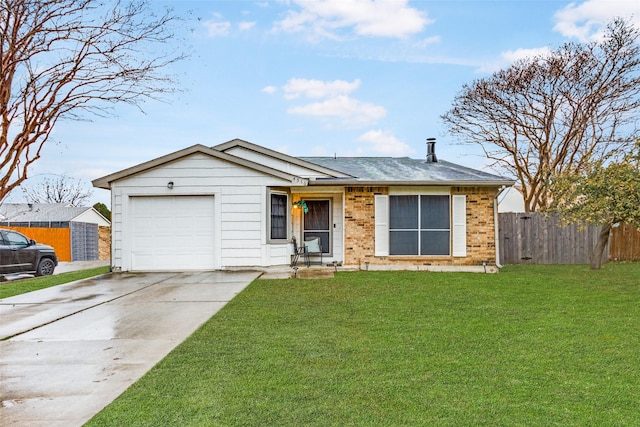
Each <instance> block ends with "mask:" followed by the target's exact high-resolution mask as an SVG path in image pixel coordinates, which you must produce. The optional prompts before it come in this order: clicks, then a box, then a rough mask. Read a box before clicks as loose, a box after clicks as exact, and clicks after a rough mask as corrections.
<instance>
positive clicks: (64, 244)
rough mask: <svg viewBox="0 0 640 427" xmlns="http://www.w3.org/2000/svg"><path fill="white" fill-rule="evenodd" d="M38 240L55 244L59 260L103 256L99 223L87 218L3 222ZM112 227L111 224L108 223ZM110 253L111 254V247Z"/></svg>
mask: <svg viewBox="0 0 640 427" xmlns="http://www.w3.org/2000/svg"><path fill="white" fill-rule="evenodd" d="M0 227H4V228H9V229H12V230H15V231H18V232H20V233H22V234H24V235H26V236H27V237H28V238H30V239H33V240H35V241H36V242H38V243H44V244H46V245H50V246H53V248H54V249H55V251H56V255H57V256H58V260H59V261H63V262H65V261H66V262H68V261H93V260H97V259H102V258H100V255H101V253H100V250H99V249H100V248H99V245H100V243H101V240H100V239H99V230H98V228H99V227H98V224H93V223H85V222H67V221H61V222H57V221H52V222H0ZM106 228H107V229H108V227H106ZM109 250H110V245H109V249H108V250H107V257H106V258H104V259H109V258H108V251H109Z"/></svg>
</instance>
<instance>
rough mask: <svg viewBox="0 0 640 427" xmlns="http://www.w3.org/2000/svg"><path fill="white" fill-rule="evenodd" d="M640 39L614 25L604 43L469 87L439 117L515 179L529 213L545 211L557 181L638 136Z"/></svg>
mask: <svg viewBox="0 0 640 427" xmlns="http://www.w3.org/2000/svg"><path fill="white" fill-rule="evenodd" d="M638 36H639V33H638V30H637V29H636V28H634V27H633V26H632V25H631V24H630V23H629V22H627V21H625V20H623V19H615V20H614V21H612V22H611V23H609V25H608V26H607V28H606V31H605V35H604V38H603V39H602V40H601V41H600V42H592V43H584V44H580V43H566V44H564V45H563V46H561V47H560V48H558V49H555V50H552V51H550V52H549V53H548V54H546V55H540V56H536V57H532V58H528V59H524V60H520V61H518V62H516V63H514V64H513V65H512V66H511V67H509V68H508V69H506V70H502V71H498V72H496V73H494V74H493V75H492V76H490V77H488V78H485V79H479V80H477V81H475V82H473V83H472V84H471V85H465V86H464V87H463V89H462V90H461V92H460V93H459V94H458V95H457V96H456V98H455V99H454V102H453V106H452V108H451V109H450V110H449V111H448V112H447V113H445V114H444V115H443V116H442V119H443V120H444V122H445V124H446V125H447V126H448V128H449V131H450V132H451V133H452V134H453V135H454V136H457V137H459V138H460V139H461V140H463V141H465V142H469V143H475V144H478V145H480V146H481V147H482V149H483V151H484V154H485V156H486V157H487V158H489V159H491V160H492V161H493V164H492V166H495V167H498V168H500V169H502V170H506V171H508V172H507V173H511V174H513V176H514V177H516V179H517V181H518V182H519V184H520V185H521V186H522V191H523V194H524V199H525V209H526V210H527V211H537V210H544V209H545V208H546V207H547V206H548V203H549V201H550V199H551V198H552V197H553V194H552V190H553V189H552V185H553V184H552V183H553V181H552V177H553V176H554V175H561V174H563V173H565V172H566V171H567V170H569V169H574V170H580V169H581V168H583V167H586V165H588V164H589V163H590V162H591V161H592V160H594V159H600V158H603V157H604V156H605V155H611V154H613V153H614V152H616V151H620V152H625V151H628V150H629V147H630V146H631V145H632V144H633V141H634V139H635V137H636V136H637V135H638V131H637V129H636V128H635V121H637V120H638V108H639V107H640V99H639V96H638V95H639V94H640V47H639V46H638Z"/></svg>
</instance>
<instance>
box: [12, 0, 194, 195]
mask: <svg viewBox="0 0 640 427" xmlns="http://www.w3.org/2000/svg"><path fill="white" fill-rule="evenodd" d="M175 20H176V18H175V17H174V16H173V15H172V14H171V12H170V11H166V12H164V13H161V14H157V13H156V12H155V11H154V10H152V8H151V7H150V5H149V3H148V2H147V1H146V0H133V1H131V2H127V1H118V0H115V1H108V2H103V1H101V0H0V42H1V44H0V171H1V172H0V200H3V199H4V197H5V196H6V195H7V194H9V192H11V190H13V189H14V188H16V187H17V186H19V185H20V183H22V182H23V181H24V180H25V179H27V172H28V169H29V167H30V166H31V165H32V164H33V163H34V162H35V161H36V160H38V158H40V155H41V151H42V147H43V145H44V144H45V143H46V142H47V141H48V140H49V138H50V136H51V133H52V131H53V129H54V128H55V126H56V124H57V123H58V120H61V119H86V118H87V113H89V115H91V114H93V115H98V116H104V115H108V114H111V113H112V112H113V108H114V106H116V105H118V104H122V103H124V104H130V105H134V106H136V107H138V108H141V104H142V103H143V102H144V101H145V100H149V99H157V98H159V97H161V96H162V94H165V93H167V92H170V91H171V90H172V89H171V87H172V86H173V80H172V77H171V76H170V75H168V74H166V72H164V70H165V69H166V67H167V66H169V65H170V64H172V63H174V62H175V61H177V60H179V59H181V58H182V57H183V54H182V53H179V52H174V51H171V50H170V49H168V48H167V46H166V45H167V42H168V41H169V40H170V39H171V38H172V36H173V35H172V33H171V32H170V31H171V24H172V23H173V22H174V21H175Z"/></svg>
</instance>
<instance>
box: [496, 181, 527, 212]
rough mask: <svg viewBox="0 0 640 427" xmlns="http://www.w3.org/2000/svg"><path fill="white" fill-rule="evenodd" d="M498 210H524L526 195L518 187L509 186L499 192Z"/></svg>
mask: <svg viewBox="0 0 640 427" xmlns="http://www.w3.org/2000/svg"><path fill="white" fill-rule="evenodd" d="M498 212H499V213H503V212H504V213H506V212H524V196H523V195H522V192H521V191H520V189H518V188H517V187H507V188H505V189H504V190H502V191H501V192H500V194H498Z"/></svg>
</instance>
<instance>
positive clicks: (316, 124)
mask: <svg viewBox="0 0 640 427" xmlns="http://www.w3.org/2000/svg"><path fill="white" fill-rule="evenodd" d="M153 5H154V7H158V8H162V7H166V6H170V7H173V8H174V11H175V13H177V14H178V15H181V16H183V17H184V19H185V20H184V22H183V27H182V28H181V36H182V37H183V38H186V43H185V42H184V41H180V43H183V44H184V49H185V53H188V54H189V55H190V56H189V59H187V60H185V61H183V62H181V63H180V64H177V65H176V66H175V67H174V68H173V69H172V70H171V71H172V72H173V73H175V74H176V75H177V76H178V80H179V84H180V88H181V89H183V90H182V91H181V92H180V93H178V94H175V95H172V96H171V97H169V98H168V99H167V100H166V102H163V103H160V102H148V103H146V104H145V105H144V106H143V108H144V114H143V113H141V112H139V111H138V110H137V109H134V108H131V107H122V108H119V109H118V110H117V113H118V115H117V117H113V118H93V119H92V121H91V122H72V121H66V122H60V123H58V127H57V129H56V130H55V132H54V135H53V138H54V141H51V142H49V143H48V145H47V146H46V147H45V149H44V150H43V156H42V159H41V160H39V161H38V162H37V163H36V164H35V165H34V167H33V169H32V170H31V176H32V177H33V178H31V179H30V180H29V181H30V182H29V181H28V183H29V184H30V183H35V182H36V181H37V180H38V179H41V178H42V177H45V176H51V175H50V174H63V173H66V174H67V175H68V176H70V177H72V178H74V179H81V180H83V182H86V185H87V187H88V188H91V186H90V181H91V180H93V179H95V178H99V177H101V176H104V175H107V174H110V173H113V172H116V171H119V170H122V169H124V168H127V167H129V166H133V165H135V164H138V163H141V162H144V161H147V160H151V159H153V158H156V157H158V156H161V155H164V154H168V153H171V152H173V151H176V150H180V149H182V148H185V147H188V146H191V145H193V144H204V145H207V146H213V145H216V144H219V143H222V142H225V141H228V140H230V139H233V138H241V139H245V140H248V141H250V142H253V143H256V144H259V145H263V146H266V147H269V148H272V149H275V150H279V151H282V152H285V153H287V154H290V155H293V156H312V155H313V156H317V155H327V156H333V155H337V156H409V157H414V158H422V157H424V156H425V154H426V146H425V140H426V138H428V137H436V138H437V141H438V142H437V146H436V150H437V154H438V157H439V158H440V159H444V160H447V161H451V162H454V163H458V164H462V165H465V166H470V167H475V168H479V169H482V168H484V165H485V161H484V159H483V157H482V156H481V153H480V151H479V150H478V148H476V147H473V146H470V145H464V144H456V143H455V141H453V140H452V139H451V138H450V137H449V136H448V135H447V134H446V130H445V128H444V127H443V125H442V123H441V121H440V115H442V114H443V113H445V112H446V111H447V110H448V108H449V107H450V105H451V102H452V100H453V98H454V97H455V95H456V94H457V93H458V92H459V91H460V90H461V88H462V86H463V85H464V84H465V83H471V82H472V81H473V80H474V79H478V78H482V77H485V76H488V75H489V74H490V73H491V72H493V71H496V70H498V69H500V68H503V67H507V66H508V65H509V64H510V63H511V62H512V61H513V60H514V59H516V58H519V57H522V56H526V55H531V54H533V53H538V52H541V51H543V50H544V49H548V48H550V47H556V46H558V45H560V44H561V43H563V42H565V41H569V40H571V41H587V40H591V39H593V38H594V37H595V38H597V37H598V33H599V31H600V29H601V26H602V24H603V23H606V22H607V21H608V20H610V19H611V18H613V17H614V16H623V17H628V18H632V17H633V18H632V19H633V20H634V22H635V24H636V25H637V26H639V27H640V2H638V1H637V0H634V1H615V0H588V1H577V2H568V1H556V0H538V1H459V0H452V1H444V0H443V1H405V0H386V1H380V0H378V1H373V0H288V1H285V0H282V1H231V0H227V1H213V0H200V1H177V0H176V1H168V0H166V1H165V0H156V1H154V2H153ZM176 43H178V41H176ZM54 176H55V175H54ZM9 201H17V202H19V201H23V200H22V195H21V193H19V192H16V193H14V194H13V195H11V196H10V199H9ZM94 202H103V203H105V204H107V205H109V204H110V202H109V193H108V192H107V191H105V190H99V189H93V197H92V201H91V203H94Z"/></svg>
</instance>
